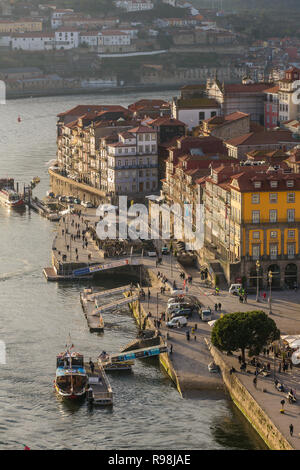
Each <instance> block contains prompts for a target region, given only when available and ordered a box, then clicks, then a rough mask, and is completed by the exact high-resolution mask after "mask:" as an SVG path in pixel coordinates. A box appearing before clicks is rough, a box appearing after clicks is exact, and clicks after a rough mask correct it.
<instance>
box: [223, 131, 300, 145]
mask: <svg viewBox="0 0 300 470" xmlns="http://www.w3.org/2000/svg"><path fill="white" fill-rule="evenodd" d="M281 142H299V140H297V139H295V137H293V134H292V132H290V131H285V130H279V131H264V132H250V133H249V134H244V135H241V136H239V137H235V138H234V139H230V140H227V141H226V142H225V144H226V145H232V146H234V147H238V146H239V145H268V144H276V143H281Z"/></svg>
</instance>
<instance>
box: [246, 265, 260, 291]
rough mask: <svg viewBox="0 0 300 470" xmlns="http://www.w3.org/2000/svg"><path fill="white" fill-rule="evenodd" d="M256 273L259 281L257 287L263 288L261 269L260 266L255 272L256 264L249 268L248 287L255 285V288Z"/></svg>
mask: <svg viewBox="0 0 300 470" xmlns="http://www.w3.org/2000/svg"><path fill="white" fill-rule="evenodd" d="M257 274H258V282H259V289H262V288H263V269H262V267H261V266H260V268H259V270H258V273H257V268H256V266H255V265H254V266H252V268H251V269H250V275H249V283H248V285H249V287H255V288H257Z"/></svg>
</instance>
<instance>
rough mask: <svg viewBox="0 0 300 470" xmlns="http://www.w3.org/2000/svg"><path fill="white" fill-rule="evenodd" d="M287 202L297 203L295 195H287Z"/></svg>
mask: <svg viewBox="0 0 300 470" xmlns="http://www.w3.org/2000/svg"><path fill="white" fill-rule="evenodd" d="M287 202H295V193H288V194H287Z"/></svg>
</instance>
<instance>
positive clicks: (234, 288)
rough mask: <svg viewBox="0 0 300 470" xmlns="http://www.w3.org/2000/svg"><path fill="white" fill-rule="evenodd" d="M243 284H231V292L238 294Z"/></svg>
mask: <svg viewBox="0 0 300 470" xmlns="http://www.w3.org/2000/svg"><path fill="white" fill-rule="evenodd" d="M242 287H243V286H242V284H231V286H230V287H229V294H232V295H238V293H239V290H240V289H241V288H242Z"/></svg>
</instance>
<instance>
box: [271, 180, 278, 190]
mask: <svg viewBox="0 0 300 470" xmlns="http://www.w3.org/2000/svg"><path fill="white" fill-rule="evenodd" d="M270 186H271V188H277V186H278V181H270Z"/></svg>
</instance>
